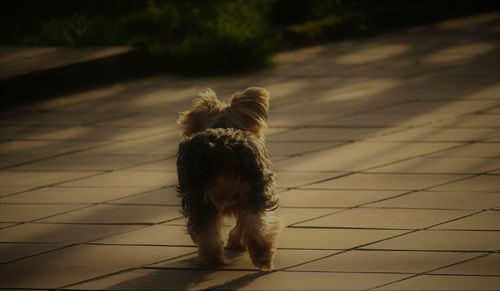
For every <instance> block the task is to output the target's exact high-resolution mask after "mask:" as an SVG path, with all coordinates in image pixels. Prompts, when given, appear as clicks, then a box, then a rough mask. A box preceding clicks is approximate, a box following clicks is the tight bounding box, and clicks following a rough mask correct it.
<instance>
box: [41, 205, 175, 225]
mask: <svg viewBox="0 0 500 291" xmlns="http://www.w3.org/2000/svg"><path fill="white" fill-rule="evenodd" d="M180 216H182V215H181V214H180V212H179V207H177V206H149V205H96V206H92V207H87V208H84V209H81V210H77V211H73V212H69V213H66V214H61V215H57V216H54V217H51V218H47V219H43V220H40V221H41V222H51V223H96V224H113V223H122V224H123V223H127V224H134V223H159V222H163V221H166V220H170V219H174V218H178V217H180Z"/></svg>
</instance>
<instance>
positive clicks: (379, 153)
mask: <svg viewBox="0 0 500 291" xmlns="http://www.w3.org/2000/svg"><path fill="white" fill-rule="evenodd" d="M453 146H457V144H455V143H373V142H356V143H350V144H346V145H343V146H339V147H335V148H333V149H328V150H324V151H320V152H317V153H311V154H306V155H303V156H300V157H296V158H291V159H288V160H285V161H282V162H278V163H276V168H277V170H278V172H280V171H358V170H362V169H366V168H369V167H374V166H380V165H383V164H387V163H391V162H395V161H399V160H402V159H407V158H411V157H415V156H421V155H423V154H428V153H433V152H436V151H440V150H443V149H447V148H451V147H453Z"/></svg>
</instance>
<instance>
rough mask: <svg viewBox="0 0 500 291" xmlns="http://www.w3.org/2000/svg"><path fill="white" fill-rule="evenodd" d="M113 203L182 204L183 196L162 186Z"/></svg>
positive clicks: (172, 189)
mask: <svg viewBox="0 0 500 291" xmlns="http://www.w3.org/2000/svg"><path fill="white" fill-rule="evenodd" d="M0 201H1V200H0ZM110 203H111V204H135V205H176V206H180V204H181V198H180V197H179V196H178V194H177V191H176V190H175V188H162V189H159V190H154V191H148V192H146V193H143V194H139V195H134V196H132V197H127V198H122V199H118V200H114V201H112V202H110Z"/></svg>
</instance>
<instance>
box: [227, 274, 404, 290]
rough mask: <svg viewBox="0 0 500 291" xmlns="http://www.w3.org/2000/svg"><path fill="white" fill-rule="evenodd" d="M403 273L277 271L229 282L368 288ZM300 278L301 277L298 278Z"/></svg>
mask: <svg viewBox="0 0 500 291" xmlns="http://www.w3.org/2000/svg"><path fill="white" fill-rule="evenodd" d="M407 276H408V275H401V274H361V273H343V274H336V273H322V272H275V273H270V274H268V275H263V276H261V277H258V278H256V279H248V280H246V281H244V282H242V283H239V284H238V283H235V284H229V285H228V288H238V290H309V289H311V288H314V290H367V289H369V288H373V287H376V286H380V285H382V284H385V283H389V282H393V281H396V280H400V279H403V278H405V277H407ZM298 278H300V279H298Z"/></svg>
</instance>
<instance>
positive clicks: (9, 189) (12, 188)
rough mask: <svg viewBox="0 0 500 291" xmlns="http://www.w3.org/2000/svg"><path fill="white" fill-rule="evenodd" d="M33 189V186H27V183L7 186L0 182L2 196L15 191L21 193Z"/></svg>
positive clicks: (0, 194)
mask: <svg viewBox="0 0 500 291" xmlns="http://www.w3.org/2000/svg"><path fill="white" fill-rule="evenodd" d="M30 189H33V187H32V186H26V185H17V186H5V185H3V184H1V183H0V197H4V196H7V195H11V194H14V193H20V192H23V191H27V190H30Z"/></svg>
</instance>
